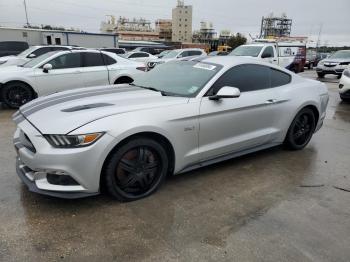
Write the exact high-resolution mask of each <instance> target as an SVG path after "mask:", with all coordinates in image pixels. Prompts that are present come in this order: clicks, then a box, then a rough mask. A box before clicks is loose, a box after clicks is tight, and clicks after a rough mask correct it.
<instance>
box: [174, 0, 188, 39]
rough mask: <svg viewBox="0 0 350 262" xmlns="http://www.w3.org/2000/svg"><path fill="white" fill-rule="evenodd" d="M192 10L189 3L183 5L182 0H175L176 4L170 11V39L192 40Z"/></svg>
mask: <svg viewBox="0 0 350 262" xmlns="http://www.w3.org/2000/svg"><path fill="white" fill-rule="evenodd" d="M192 11H193V8H192V6H191V5H185V3H184V1H183V0H178V1H177V6H176V7H175V8H173V12H172V20H173V24H172V34H173V36H172V41H174V42H185V43H191V42H192Z"/></svg>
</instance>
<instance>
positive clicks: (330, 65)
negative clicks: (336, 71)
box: [324, 64, 336, 67]
mask: <svg viewBox="0 0 350 262" xmlns="http://www.w3.org/2000/svg"><path fill="white" fill-rule="evenodd" d="M324 66H325V67H335V66H336V64H324Z"/></svg>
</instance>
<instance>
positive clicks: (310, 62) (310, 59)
mask: <svg viewBox="0 0 350 262" xmlns="http://www.w3.org/2000/svg"><path fill="white" fill-rule="evenodd" d="M328 55H329V54H328V53H316V51H311V52H310V51H308V52H307V53H306V61H305V67H307V68H308V69H313V68H314V67H317V65H318V63H319V62H320V61H321V60H323V59H325V58H327V57H328Z"/></svg>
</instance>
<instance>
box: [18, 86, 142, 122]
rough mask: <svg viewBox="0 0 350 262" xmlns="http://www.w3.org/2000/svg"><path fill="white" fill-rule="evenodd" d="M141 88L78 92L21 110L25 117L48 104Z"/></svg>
mask: <svg viewBox="0 0 350 262" xmlns="http://www.w3.org/2000/svg"><path fill="white" fill-rule="evenodd" d="M141 90H142V89H141V88H138V87H135V88H130V87H128V88H127V89H112V90H109V91H105V92H99V93H96V92H95V93H85V94H79V95H76V96H71V97H67V98H61V99H58V100H55V101H52V102H48V103H45V104H41V105H39V106H37V107H35V108H32V109H29V110H27V111H24V112H22V113H23V115H24V116H25V117H29V116H30V115H32V114H34V113H36V112H38V111H40V110H42V109H44V108H48V107H50V106H55V105H58V104H61V103H66V102H71V101H74V100H78V99H82V98H86V97H90V96H94V97H95V96H99V95H108V94H118V93H124V92H131V91H141Z"/></svg>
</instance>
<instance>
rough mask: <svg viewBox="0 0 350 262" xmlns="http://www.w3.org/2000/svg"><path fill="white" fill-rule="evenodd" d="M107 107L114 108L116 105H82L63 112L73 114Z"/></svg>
mask: <svg viewBox="0 0 350 262" xmlns="http://www.w3.org/2000/svg"><path fill="white" fill-rule="evenodd" d="M106 106H114V105H113V104H107V103H98V104H89V105H82V106H76V107H72V108H67V109H63V110H61V111H62V112H65V113H72V112H77V111H83V110H89V109H94V108H100V107H106Z"/></svg>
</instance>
